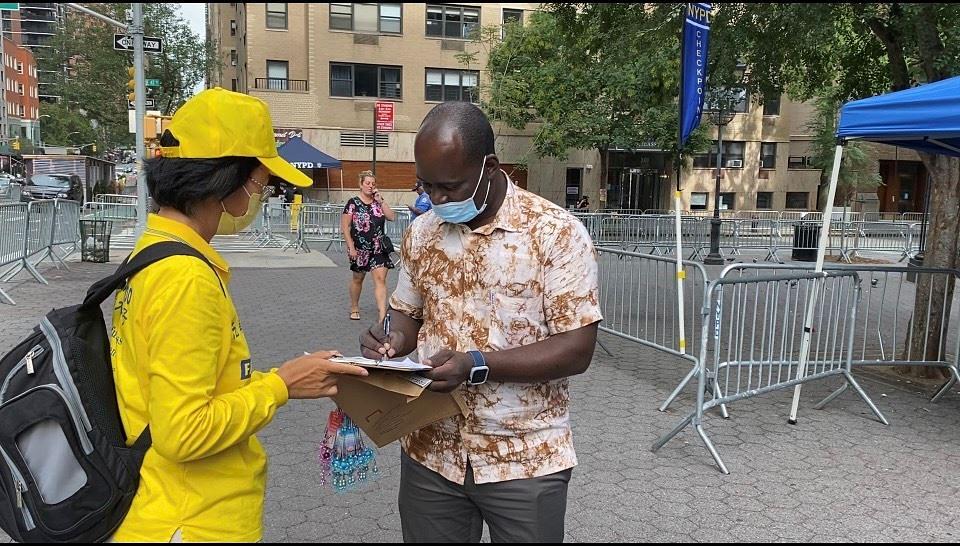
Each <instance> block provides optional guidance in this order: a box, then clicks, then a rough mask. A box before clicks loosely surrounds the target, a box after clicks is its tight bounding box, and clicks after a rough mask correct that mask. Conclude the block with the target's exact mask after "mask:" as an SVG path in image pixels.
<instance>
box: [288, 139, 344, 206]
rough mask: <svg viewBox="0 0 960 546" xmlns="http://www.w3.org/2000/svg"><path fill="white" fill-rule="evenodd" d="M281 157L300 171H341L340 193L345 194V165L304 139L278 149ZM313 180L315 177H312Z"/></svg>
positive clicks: (328, 180) (328, 183) (328, 181)
mask: <svg viewBox="0 0 960 546" xmlns="http://www.w3.org/2000/svg"><path fill="white" fill-rule="evenodd" d="M277 153H279V154H280V157H282V158H284V159H286V160H287V161H288V162H289V163H290V164H291V165H293V166H294V167H296V168H298V169H311V171H312V170H313V169H341V171H340V192H341V193H343V170H342V168H343V164H342V163H341V162H340V160H339V159H336V158H334V157H331V156H329V155H327V154H325V153H323V152H321V151H320V150H318V149H316V148H314V147H313V146H311V145H310V144H309V143H307V142H306V141H305V140H303V138H302V137H299V136H296V137H293V138H291V139H290V140H288V141H286V142H285V143H283V145H281V146H280V147H279V148H277ZM311 178H313V176H312V175H311ZM329 194H330V178H329V177H327V198H328V199H329V197H330V195H329Z"/></svg>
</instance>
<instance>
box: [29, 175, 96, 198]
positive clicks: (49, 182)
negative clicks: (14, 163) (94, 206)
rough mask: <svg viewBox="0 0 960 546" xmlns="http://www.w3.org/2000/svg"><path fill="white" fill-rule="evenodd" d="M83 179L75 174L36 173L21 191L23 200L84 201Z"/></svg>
mask: <svg viewBox="0 0 960 546" xmlns="http://www.w3.org/2000/svg"><path fill="white" fill-rule="evenodd" d="M83 197H84V195H83V181H81V180H80V177H79V176H77V175H75V174H35V175H33V176H31V177H30V179H29V180H27V184H26V185H25V186H24V187H23V191H22V192H21V193H20V200H21V201H24V202H26V201H35V200H37V199H70V200H71V201H78V202H80V203H82V202H83V201H84V199H83Z"/></svg>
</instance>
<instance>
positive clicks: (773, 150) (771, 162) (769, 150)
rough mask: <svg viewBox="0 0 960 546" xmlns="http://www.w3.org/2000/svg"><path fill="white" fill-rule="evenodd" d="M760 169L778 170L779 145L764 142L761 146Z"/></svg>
mask: <svg viewBox="0 0 960 546" xmlns="http://www.w3.org/2000/svg"><path fill="white" fill-rule="evenodd" d="M760 168H761V169H776V168H777V143H776V142H763V143H761V144H760Z"/></svg>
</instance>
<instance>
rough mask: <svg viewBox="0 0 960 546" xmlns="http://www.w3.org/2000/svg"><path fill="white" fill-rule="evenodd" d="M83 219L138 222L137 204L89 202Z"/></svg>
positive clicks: (85, 207)
mask: <svg viewBox="0 0 960 546" xmlns="http://www.w3.org/2000/svg"><path fill="white" fill-rule="evenodd" d="M83 217H84V218H89V219H91V220H112V221H115V222H125V221H126V222H135V221H136V220H137V204H136V203H132V204H131V203H101V202H99V201H88V202H87V203H86V204H85V205H84V206H83Z"/></svg>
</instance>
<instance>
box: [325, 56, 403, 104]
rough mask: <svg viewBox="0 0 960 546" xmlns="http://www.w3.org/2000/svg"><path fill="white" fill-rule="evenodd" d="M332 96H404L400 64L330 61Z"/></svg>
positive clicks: (392, 97)
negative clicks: (385, 64)
mask: <svg viewBox="0 0 960 546" xmlns="http://www.w3.org/2000/svg"><path fill="white" fill-rule="evenodd" d="M330 96H331V97H378V98H381V99H402V98H403V71H402V69H401V68H400V67H399V66H377V65H374V64H341V63H330Z"/></svg>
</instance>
